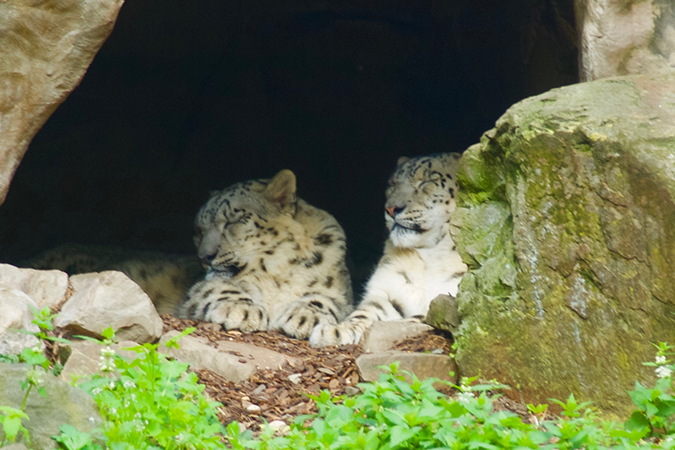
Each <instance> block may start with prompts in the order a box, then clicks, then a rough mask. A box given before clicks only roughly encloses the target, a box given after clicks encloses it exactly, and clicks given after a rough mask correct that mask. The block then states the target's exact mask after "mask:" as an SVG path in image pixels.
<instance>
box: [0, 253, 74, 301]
mask: <svg viewBox="0 0 675 450" xmlns="http://www.w3.org/2000/svg"><path fill="white" fill-rule="evenodd" d="M0 287H6V288H10V289H18V290H20V291H22V292H24V293H26V294H27V295H28V296H29V297H30V298H32V299H33V301H34V302H35V303H37V307H38V309H40V310H41V309H42V308H44V307H45V306H49V307H52V306H56V305H57V304H59V303H60V302H61V301H62V300H65V299H66V296H67V295H68V274H66V273H64V272H61V271H59V270H34V269H19V268H18V267H14V266H12V265H9V264H0Z"/></svg>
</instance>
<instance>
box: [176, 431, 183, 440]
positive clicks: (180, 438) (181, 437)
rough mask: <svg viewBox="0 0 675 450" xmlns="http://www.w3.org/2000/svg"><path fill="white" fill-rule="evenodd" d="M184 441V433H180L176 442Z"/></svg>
mask: <svg viewBox="0 0 675 450" xmlns="http://www.w3.org/2000/svg"><path fill="white" fill-rule="evenodd" d="M182 440H183V433H178V435H177V436H176V442H180V441H182Z"/></svg>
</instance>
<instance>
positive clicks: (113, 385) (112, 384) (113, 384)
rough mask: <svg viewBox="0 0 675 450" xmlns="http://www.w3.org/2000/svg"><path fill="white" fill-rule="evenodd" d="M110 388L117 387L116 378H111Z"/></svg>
mask: <svg viewBox="0 0 675 450" xmlns="http://www.w3.org/2000/svg"><path fill="white" fill-rule="evenodd" d="M110 389H115V380H110Z"/></svg>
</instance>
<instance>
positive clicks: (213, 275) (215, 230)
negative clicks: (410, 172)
mask: <svg viewBox="0 0 675 450" xmlns="http://www.w3.org/2000/svg"><path fill="white" fill-rule="evenodd" d="M195 229H196V234H195V245H196V247H197V255H198V256H199V258H200V259H201V260H202V263H203V264H204V265H205V266H206V267H207V275H206V277H205V278H204V280H203V281H200V282H198V283H197V284H195V285H194V286H193V287H192V288H191V289H190V292H189V293H188V300H187V301H186V302H185V303H184V304H183V305H182V306H181V307H180V308H179V315H181V316H183V317H188V318H192V319H201V320H206V321H209V322H215V323H220V324H222V326H223V328H225V329H228V330H230V329H238V330H241V331H244V332H252V331H257V330H270V329H275V330H281V331H282V332H284V333H285V334H287V335H289V336H292V337H296V338H300V339H306V338H308V337H309V335H310V334H311V333H312V331H313V330H314V328H316V327H317V326H320V325H329V324H337V323H338V322H339V321H340V320H342V319H343V318H344V317H345V316H346V315H347V314H348V313H349V311H350V310H351V306H352V290H351V281H350V277H349V272H348V271H347V268H346V265H345V252H346V241H345V234H344V231H343V230H342V227H341V226H340V225H339V224H338V222H337V221H336V220H335V218H334V217H333V216H331V215H330V214H328V213H327V212H325V211H322V210H320V209H318V208H315V207H313V206H311V205H309V204H308V203H306V202H305V201H303V200H301V199H297V198H296V179H295V175H294V174H293V172H291V171H290V170H283V171H281V172H279V173H278V174H277V175H276V176H275V177H274V178H273V179H271V180H251V181H245V182H241V183H237V184H235V185H233V186H231V187H229V188H227V189H225V190H223V191H219V192H215V193H214V194H213V195H212V197H211V199H210V200H209V201H208V202H207V203H206V204H205V205H204V206H203V207H202V208H201V210H200V211H199V213H198V214H197V218H196V220H195Z"/></svg>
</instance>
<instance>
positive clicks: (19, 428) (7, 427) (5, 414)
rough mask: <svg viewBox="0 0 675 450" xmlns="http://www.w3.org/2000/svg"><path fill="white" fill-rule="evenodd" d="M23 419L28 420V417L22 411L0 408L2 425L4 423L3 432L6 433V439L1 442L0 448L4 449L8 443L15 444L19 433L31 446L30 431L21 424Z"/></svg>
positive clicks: (9, 407) (8, 407) (6, 407)
mask: <svg viewBox="0 0 675 450" xmlns="http://www.w3.org/2000/svg"><path fill="white" fill-rule="evenodd" d="M23 419H26V420H28V415H27V414H26V413H24V412H23V411H22V410H20V409H16V408H12V407H11V406H0V423H2V431H3V432H4V433H5V437H4V438H3V439H2V441H1V442H0V447H4V446H5V443H6V442H9V443H10V444H13V443H14V441H16V438H17V436H18V435H19V432H21V433H22V434H23V437H24V439H25V440H26V443H28V444H30V436H29V435H28V430H27V429H26V427H24V426H23V424H22V423H21V421H22V420H23Z"/></svg>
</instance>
